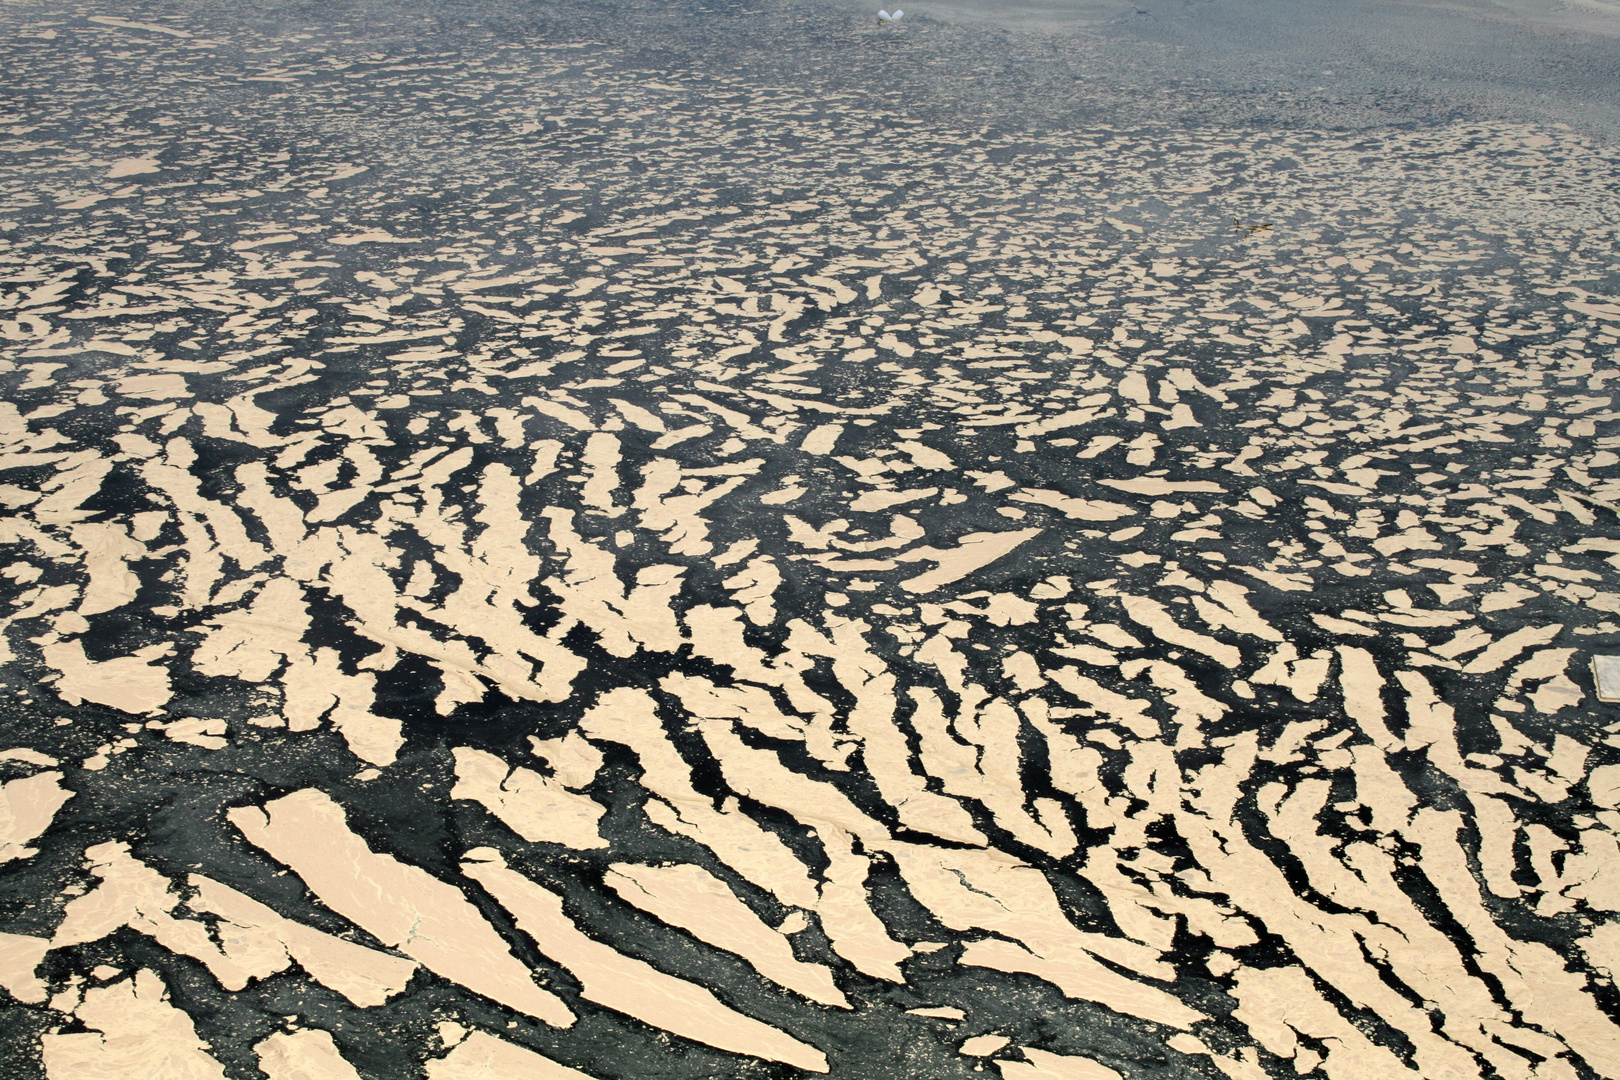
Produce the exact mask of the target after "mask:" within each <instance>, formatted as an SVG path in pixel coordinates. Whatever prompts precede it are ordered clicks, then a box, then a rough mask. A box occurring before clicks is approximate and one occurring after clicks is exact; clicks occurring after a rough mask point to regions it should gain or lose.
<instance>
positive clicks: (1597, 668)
mask: <svg viewBox="0 0 1620 1080" xmlns="http://www.w3.org/2000/svg"><path fill="white" fill-rule="evenodd" d="M1592 677H1593V679H1595V680H1596V681H1597V692H1598V700H1599V701H1620V656H1594V657H1592Z"/></svg>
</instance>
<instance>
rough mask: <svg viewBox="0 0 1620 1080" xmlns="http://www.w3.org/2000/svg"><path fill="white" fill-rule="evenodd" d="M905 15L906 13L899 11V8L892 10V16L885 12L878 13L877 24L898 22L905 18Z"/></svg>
mask: <svg viewBox="0 0 1620 1080" xmlns="http://www.w3.org/2000/svg"><path fill="white" fill-rule="evenodd" d="M905 14H906V13H905V12H903V11H901V10H900V9H899V8H895V9H894V14H893V15H890V14H889V13H888V12H887V11H879V12H878V22H899V21H900V20H901V19H902V18H903V17H904V16H905Z"/></svg>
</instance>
